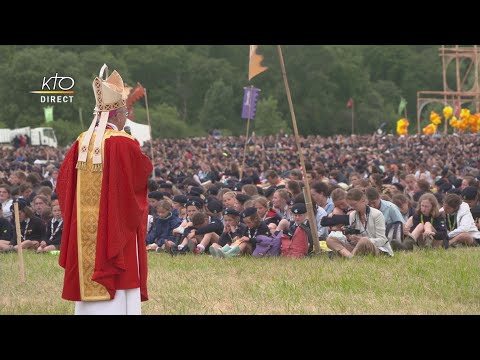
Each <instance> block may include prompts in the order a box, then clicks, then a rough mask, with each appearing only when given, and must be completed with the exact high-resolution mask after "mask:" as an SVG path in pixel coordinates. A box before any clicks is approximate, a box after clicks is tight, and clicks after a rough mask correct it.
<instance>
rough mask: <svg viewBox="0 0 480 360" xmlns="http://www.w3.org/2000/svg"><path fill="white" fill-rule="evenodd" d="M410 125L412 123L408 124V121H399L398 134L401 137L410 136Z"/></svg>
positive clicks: (403, 119)
mask: <svg viewBox="0 0 480 360" xmlns="http://www.w3.org/2000/svg"><path fill="white" fill-rule="evenodd" d="M408 125H410V123H409V122H408V120H407V119H405V118H401V119H400V120H398V121H397V134H398V135H399V136H401V135H407V134H408Z"/></svg>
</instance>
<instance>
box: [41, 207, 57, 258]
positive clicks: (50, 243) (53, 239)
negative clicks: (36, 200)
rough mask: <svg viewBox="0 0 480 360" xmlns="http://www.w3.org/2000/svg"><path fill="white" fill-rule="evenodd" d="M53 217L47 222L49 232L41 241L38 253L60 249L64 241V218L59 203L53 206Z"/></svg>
mask: <svg viewBox="0 0 480 360" xmlns="http://www.w3.org/2000/svg"><path fill="white" fill-rule="evenodd" d="M52 214H53V218H52V220H50V221H49V223H48V224H47V233H46V235H45V239H44V240H42V241H41V242H40V246H39V247H38V248H37V253H42V252H48V251H55V250H60V243H61V242H62V230H63V219H62V212H61V211H60V205H59V204H58V203H57V204H55V205H53V206H52Z"/></svg>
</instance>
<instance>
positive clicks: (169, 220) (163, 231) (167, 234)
mask: <svg viewBox="0 0 480 360" xmlns="http://www.w3.org/2000/svg"><path fill="white" fill-rule="evenodd" d="M181 222H182V220H181V219H180V218H179V217H178V216H175V215H173V214H172V213H170V215H169V216H167V217H166V218H163V219H162V218H160V217H156V218H155V219H154V220H153V225H152V228H151V229H150V232H149V233H148V234H147V245H149V244H153V243H156V244H157V245H158V246H162V245H163V244H164V242H165V240H166V239H167V240H172V241H173V229H175V228H177V227H179V226H180V224H181Z"/></svg>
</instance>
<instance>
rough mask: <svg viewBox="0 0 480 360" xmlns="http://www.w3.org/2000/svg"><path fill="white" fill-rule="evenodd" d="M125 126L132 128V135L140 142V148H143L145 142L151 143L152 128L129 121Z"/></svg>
mask: <svg viewBox="0 0 480 360" xmlns="http://www.w3.org/2000/svg"><path fill="white" fill-rule="evenodd" d="M125 126H130V131H131V133H132V135H133V136H134V137H135V138H136V139H137V140H138V142H139V143H140V146H143V143H144V142H145V141H150V139H151V138H150V128H149V127H148V125H143V124H139V123H136V122H133V121H132V120H130V119H127V122H126V124H125Z"/></svg>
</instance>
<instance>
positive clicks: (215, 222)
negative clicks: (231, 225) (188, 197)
mask: <svg viewBox="0 0 480 360" xmlns="http://www.w3.org/2000/svg"><path fill="white" fill-rule="evenodd" d="M222 210H223V206H222V203H221V202H220V201H218V200H214V201H209V202H208V204H207V207H206V211H205V214H206V215H207V219H208V220H207V223H206V224H204V225H203V226H199V227H197V228H192V229H190V231H188V230H187V229H185V234H184V235H185V236H186V238H187V239H188V240H193V239H194V238H195V239H196V240H197V245H196V248H195V249H194V253H195V254H201V253H203V252H205V249H206V248H207V247H208V246H209V245H210V244H211V243H214V242H218V240H219V238H220V235H221V234H222V231H223V222H222V219H221V218H220V217H219V216H220V214H221V213H222Z"/></svg>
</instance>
